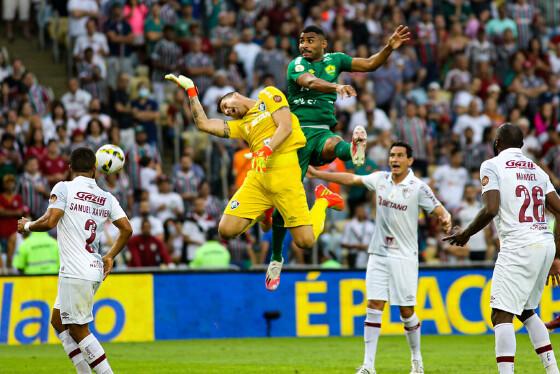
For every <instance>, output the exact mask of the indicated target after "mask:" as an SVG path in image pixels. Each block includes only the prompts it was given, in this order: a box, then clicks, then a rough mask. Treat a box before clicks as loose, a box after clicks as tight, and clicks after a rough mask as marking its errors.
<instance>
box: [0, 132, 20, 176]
mask: <svg viewBox="0 0 560 374" xmlns="http://www.w3.org/2000/svg"><path fill="white" fill-rule="evenodd" d="M0 155H1V156H2V157H3V162H2V164H3V167H2V169H3V171H4V173H14V174H15V173H16V172H17V171H18V170H20V167H21V166H22V164H23V160H22V158H21V152H20V149H19V147H18V146H17V143H16V137H15V136H14V135H13V134H10V133H8V132H5V133H4V134H2V138H1V143H0ZM4 173H2V175H3V174H4Z"/></svg>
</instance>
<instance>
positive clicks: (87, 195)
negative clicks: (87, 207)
mask: <svg viewBox="0 0 560 374" xmlns="http://www.w3.org/2000/svg"><path fill="white" fill-rule="evenodd" d="M75 198H76V199H77V200H82V201H87V202H90V203H94V204H97V205H105V202H106V201H107V198H106V197H103V196H97V195H94V194H92V193H91V192H78V193H76V197H75Z"/></svg>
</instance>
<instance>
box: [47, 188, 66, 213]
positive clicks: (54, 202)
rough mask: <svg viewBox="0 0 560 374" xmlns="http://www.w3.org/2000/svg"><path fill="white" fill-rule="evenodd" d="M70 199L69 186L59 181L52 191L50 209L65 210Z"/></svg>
mask: <svg viewBox="0 0 560 374" xmlns="http://www.w3.org/2000/svg"><path fill="white" fill-rule="evenodd" d="M67 200H68V187H66V183H65V182H58V183H57V184H56V185H55V186H54V187H53V189H52V191H51V196H50V198H49V209H50V208H56V209H60V210H64V208H66V201H67Z"/></svg>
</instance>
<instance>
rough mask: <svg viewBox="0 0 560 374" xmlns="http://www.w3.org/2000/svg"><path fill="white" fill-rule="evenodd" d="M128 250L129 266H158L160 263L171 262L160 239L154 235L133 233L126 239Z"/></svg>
mask: <svg viewBox="0 0 560 374" xmlns="http://www.w3.org/2000/svg"><path fill="white" fill-rule="evenodd" d="M127 246H128V250H129V251H130V255H131V258H130V262H129V263H128V266H130V267H140V266H159V265H160V264H161V263H165V264H169V263H171V262H172V260H171V256H169V253H167V248H166V247H165V245H164V244H163V242H162V241H161V240H159V239H158V238H156V237H155V236H152V235H149V236H145V235H135V236H133V237H132V238H130V240H129V241H128V244H127Z"/></svg>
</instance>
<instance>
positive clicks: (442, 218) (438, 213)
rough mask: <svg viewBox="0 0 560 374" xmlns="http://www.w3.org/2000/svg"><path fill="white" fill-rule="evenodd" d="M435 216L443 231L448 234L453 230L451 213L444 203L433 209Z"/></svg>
mask: <svg viewBox="0 0 560 374" xmlns="http://www.w3.org/2000/svg"><path fill="white" fill-rule="evenodd" d="M431 214H432V215H433V216H435V217H437V219H438V221H439V223H440V224H441V228H442V229H443V232H445V233H446V234H448V233H449V232H450V231H451V214H449V212H448V211H447V209H445V208H444V207H443V205H438V206H436V207H435V208H434V210H432V213H431Z"/></svg>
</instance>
